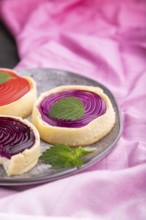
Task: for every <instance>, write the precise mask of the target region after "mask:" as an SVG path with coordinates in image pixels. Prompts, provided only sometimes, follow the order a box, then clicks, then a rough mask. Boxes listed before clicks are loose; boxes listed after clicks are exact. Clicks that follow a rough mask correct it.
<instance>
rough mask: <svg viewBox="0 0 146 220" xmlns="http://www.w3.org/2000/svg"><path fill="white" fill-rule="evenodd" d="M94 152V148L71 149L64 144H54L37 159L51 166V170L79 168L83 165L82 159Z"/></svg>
mask: <svg viewBox="0 0 146 220" xmlns="http://www.w3.org/2000/svg"><path fill="white" fill-rule="evenodd" d="M94 150H95V148H82V147H77V148H71V147H69V146H67V145H64V144H56V145H53V146H51V147H50V148H49V149H47V150H46V151H45V152H43V153H42V155H41V156H40V158H39V159H40V160H41V161H43V162H44V163H46V164H50V165H52V168H53V169H59V168H71V167H77V168H80V167H81V166H82V164H83V161H82V157H83V156H85V155H87V154H89V153H91V152H93V151H94Z"/></svg>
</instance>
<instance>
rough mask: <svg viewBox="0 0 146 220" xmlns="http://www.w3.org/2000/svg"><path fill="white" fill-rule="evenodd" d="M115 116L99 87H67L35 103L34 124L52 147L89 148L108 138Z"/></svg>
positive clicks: (40, 98)
mask: <svg viewBox="0 0 146 220" xmlns="http://www.w3.org/2000/svg"><path fill="white" fill-rule="evenodd" d="M115 120H116V116H115V112H114V109H113V106H112V103H111V101H110V99H109V97H108V96H107V95H106V94H105V93H104V92H103V90H102V89H100V88H99V87H93V86H82V85H68V86H60V87H56V88H54V89H52V90H50V91H47V92H44V93H42V94H41V95H40V97H39V98H38V100H37V101H36V102H35V104H34V107H33V112H32V123H33V124H34V125H35V126H36V128H37V129H38V131H39V133H40V137H41V138H42V139H43V140H44V141H46V142H48V143H51V144H66V145H70V146H86V145H89V144H93V143H95V142H97V141H98V140H100V139H101V138H103V137H104V136H105V135H107V134H108V133H109V132H110V131H111V129H112V128H113V126H114V124H115Z"/></svg>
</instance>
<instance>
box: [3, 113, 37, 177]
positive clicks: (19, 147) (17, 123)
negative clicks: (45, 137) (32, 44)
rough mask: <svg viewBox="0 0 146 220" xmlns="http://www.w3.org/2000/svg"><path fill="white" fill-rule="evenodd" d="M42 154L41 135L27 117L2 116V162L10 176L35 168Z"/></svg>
mask: <svg viewBox="0 0 146 220" xmlns="http://www.w3.org/2000/svg"><path fill="white" fill-rule="evenodd" d="M39 156H40V136H39V133H38V131H37V129H36V128H35V127H34V126H33V125H32V124H31V123H30V122H29V121H27V120H26V119H22V118H19V117H14V116H7V115H5V116H0V164H1V165H2V166H3V167H4V169H5V171H6V173H7V175H8V176H13V175H18V174H22V173H25V172H27V171H29V170H30V169H31V168H33V167H34V166H35V165H36V164H37V162H38V158H39Z"/></svg>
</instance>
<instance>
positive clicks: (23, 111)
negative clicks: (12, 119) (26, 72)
mask: <svg viewBox="0 0 146 220" xmlns="http://www.w3.org/2000/svg"><path fill="white" fill-rule="evenodd" d="M1 70H3V71H11V72H13V73H14V74H16V75H18V74H17V72H16V71H14V70H10V69H1ZM23 78H24V79H26V80H27V81H28V82H29V84H30V91H29V92H27V93H26V94H25V95H24V96H22V97H21V98H20V99H18V100H16V101H14V102H11V103H9V104H7V105H3V106H0V115H12V116H18V117H22V118H27V117H28V116H29V115H30V114H31V113H32V109H33V105H34V102H35V101H36V98H37V91H36V83H35V81H34V80H33V79H32V78H31V77H23Z"/></svg>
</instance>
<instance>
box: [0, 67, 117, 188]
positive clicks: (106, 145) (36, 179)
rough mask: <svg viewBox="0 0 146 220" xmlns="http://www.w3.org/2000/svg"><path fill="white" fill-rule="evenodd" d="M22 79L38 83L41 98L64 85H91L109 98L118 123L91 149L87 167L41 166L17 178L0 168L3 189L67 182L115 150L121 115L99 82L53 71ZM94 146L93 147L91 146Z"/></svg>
mask: <svg viewBox="0 0 146 220" xmlns="http://www.w3.org/2000/svg"><path fill="white" fill-rule="evenodd" d="M19 73H20V75H22V76H26V75H28V76H31V77H32V78H33V79H34V80H35V81H36V82H37V89H38V95H39V94H40V93H41V92H43V91H47V90H49V89H52V88H54V87H57V86H61V85H88V86H99V87H101V88H102V89H103V90H104V91H105V93H106V94H107V95H108V96H109V98H110V100H111V102H112V104H113V107H114V110H115V112H116V123H115V126H114V128H113V129H112V131H111V132H110V133H109V134H108V135H107V136H106V137H104V138H103V139H101V140H100V141H98V142H97V143H95V144H92V147H96V150H95V151H94V152H93V153H91V154H90V155H88V156H86V157H84V164H83V166H82V167H81V168H80V169H77V168H72V169H57V170H54V169H51V168H50V167H49V166H48V165H45V164H43V163H41V162H39V163H38V165H37V166H36V167H35V168H33V169H32V170H31V171H29V172H27V173H25V174H22V175H19V176H14V177H8V176H7V175H6V173H5V171H4V169H3V168H2V166H0V185H1V186H2V185H3V186H16V185H30V184H38V183H44V182H50V181H54V180H57V179H61V178H64V177H66V176H69V175H73V174H76V173H79V172H81V171H83V170H85V169H86V168H88V167H90V166H91V165H93V164H94V163H96V162H97V161H99V160H101V159H102V158H103V157H104V156H106V155H107V154H108V153H109V152H110V151H111V150H112V149H113V148H114V146H115V144H116V142H117V141H118V139H119V137H120V135H121V119H120V113H119V109H118V106H117V103H116V101H115V98H114V96H113V95H112V93H111V92H110V91H109V89H107V88H106V87H105V86H104V85H102V84H100V83H99V82H96V81H94V80H92V79H89V78H86V77H83V76H80V75H77V74H75V73H71V72H68V71H63V70H54V69H26V70H22V69H21V70H19ZM48 146H49V145H48V144H46V143H45V142H43V141H41V149H42V151H43V150H45V149H46V148H47V147H48ZM90 146H91V145H90Z"/></svg>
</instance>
